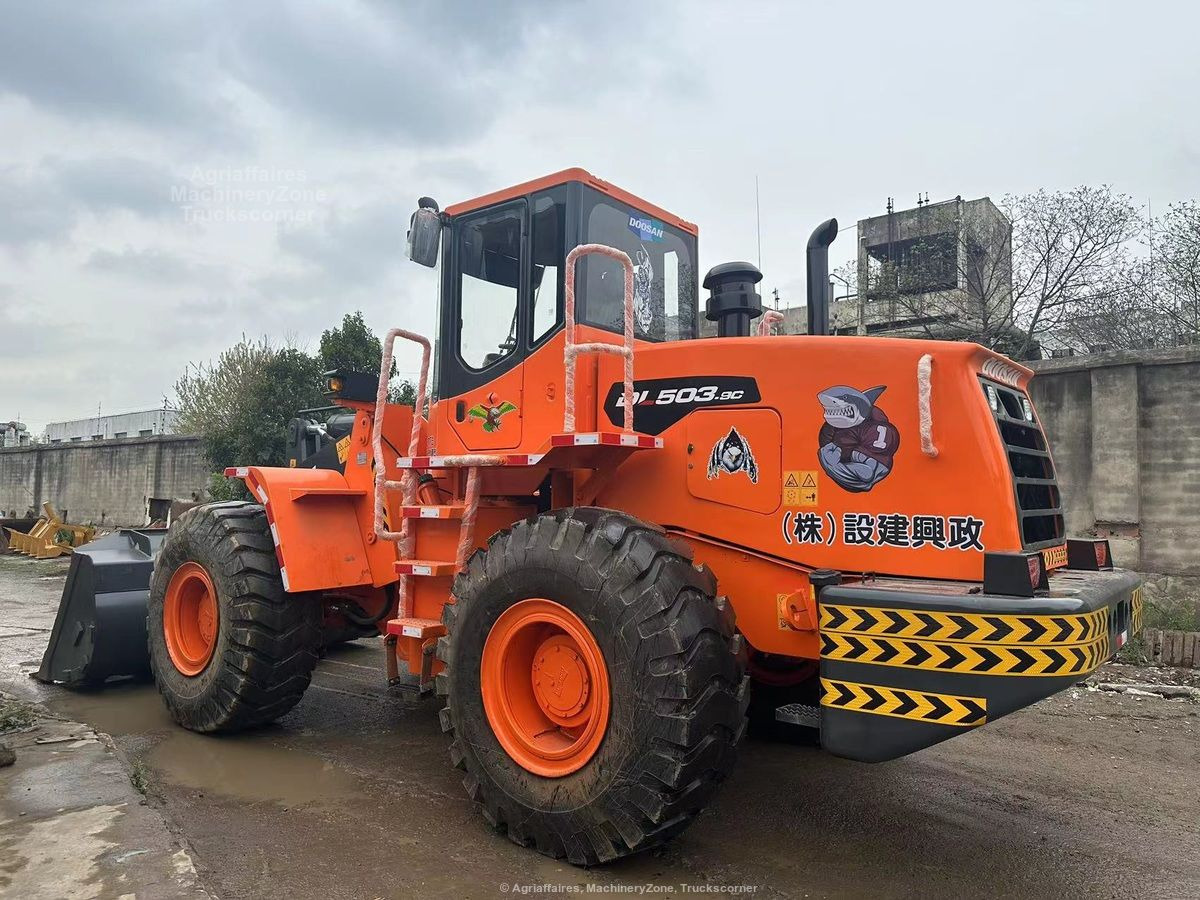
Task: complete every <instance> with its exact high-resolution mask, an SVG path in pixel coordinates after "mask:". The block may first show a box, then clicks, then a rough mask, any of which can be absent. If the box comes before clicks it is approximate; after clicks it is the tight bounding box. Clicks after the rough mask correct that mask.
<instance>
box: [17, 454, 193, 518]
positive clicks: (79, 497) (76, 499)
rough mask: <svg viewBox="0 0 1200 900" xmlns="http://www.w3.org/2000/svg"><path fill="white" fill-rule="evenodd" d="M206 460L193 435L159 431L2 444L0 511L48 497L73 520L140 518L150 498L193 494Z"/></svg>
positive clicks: (25, 506)
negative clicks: (146, 434) (58, 441)
mask: <svg viewBox="0 0 1200 900" xmlns="http://www.w3.org/2000/svg"><path fill="white" fill-rule="evenodd" d="M208 474H209V473H208V464H207V463H206V462H205V460H204V456H203V453H202V452H201V450H200V441H199V439H198V438H194V437H182V436H175V435H166V436H164V435H160V436H156V437H146V438H128V439H125V440H115V441H90V442H86V443H80V444H38V445H35V446H32V447H21V448H13V449H3V450H0V510H16V511H17V512H18V513H22V512H24V511H25V510H26V509H28V508H29V507H31V506H32V507H38V506H40V504H41V502H42V501H43V500H49V501H50V502H51V503H52V504H54V506H55V507H56V508H57V509H58V510H59V511H60V512H62V511H66V513H67V514H68V515H69V516H70V521H72V522H79V523H86V522H91V523H94V524H97V525H101V524H103V525H141V524H144V522H145V520H146V504H147V501H148V500H149V499H150V498H158V499H165V500H170V499H173V498H177V497H192V496H193V495H198V494H200V492H202V491H203V490H204V488H205V485H206V484H207V482H208Z"/></svg>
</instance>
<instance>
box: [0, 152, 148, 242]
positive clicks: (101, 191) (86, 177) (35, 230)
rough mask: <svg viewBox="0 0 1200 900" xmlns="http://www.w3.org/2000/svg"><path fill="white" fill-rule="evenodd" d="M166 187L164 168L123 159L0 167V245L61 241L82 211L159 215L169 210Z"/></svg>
mask: <svg viewBox="0 0 1200 900" xmlns="http://www.w3.org/2000/svg"><path fill="white" fill-rule="evenodd" d="M170 186H171V175H170V173H169V172H168V171H167V170H166V169H165V168H163V167H161V166H159V165H157V164H155V163H151V162H147V161H145V160H139V159H134V158H132V157H124V156H118V157H98V158H93V159H61V158H58V157H53V156H51V157H46V158H44V159H43V160H42V161H41V162H40V163H39V164H38V165H36V166H33V167H20V166H9V167H7V168H3V169H0V197H2V198H3V202H0V244H6V245H8V246H10V247H22V246H28V245H32V244H40V243H47V242H53V241H58V240H63V239H66V238H67V237H68V236H69V235H70V234H71V232H72V230H73V229H74V228H75V225H76V223H77V222H78V221H79V218H80V216H81V214H83V213H85V212H88V213H93V214H96V215H106V214H108V213H112V212H116V211H120V210H127V211H129V212H132V213H136V214H138V215H141V216H151V217H154V216H161V215H164V214H166V213H167V212H168V211H169V210H170V209H171V204H170Z"/></svg>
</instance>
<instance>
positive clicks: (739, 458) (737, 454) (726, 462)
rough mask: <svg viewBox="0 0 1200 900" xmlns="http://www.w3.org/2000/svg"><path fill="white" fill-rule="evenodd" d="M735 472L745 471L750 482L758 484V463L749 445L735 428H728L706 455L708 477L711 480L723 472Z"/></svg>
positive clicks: (731, 473)
mask: <svg viewBox="0 0 1200 900" xmlns="http://www.w3.org/2000/svg"><path fill="white" fill-rule="evenodd" d="M737 472H745V473H746V477H747V478H749V479H750V483H751V484H758V463H757V462H755V460H754V454H753V453H752V452H751V450H750V445H749V444H748V443H746V439H745V438H744V437H742V436H741V435H740V434H738V430H737V429H736V428H730V429H729V434H727V435H725V437H723V438H721V439H720V440H719V441H717V442H716V443H715V444H713V448H712V452H711V453H710V454H709V455H708V479H709V481H711V480H712V479H714V478H719V477H720V476H721V475H722V474H723V473H724V474H728V475H733V474H736V473H737Z"/></svg>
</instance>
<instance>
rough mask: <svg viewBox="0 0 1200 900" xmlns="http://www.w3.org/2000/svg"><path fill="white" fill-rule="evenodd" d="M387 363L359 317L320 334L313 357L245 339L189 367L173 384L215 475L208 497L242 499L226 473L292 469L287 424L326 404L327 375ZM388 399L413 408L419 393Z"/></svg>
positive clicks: (407, 386) (405, 388)
mask: <svg viewBox="0 0 1200 900" xmlns="http://www.w3.org/2000/svg"><path fill="white" fill-rule="evenodd" d="M382 358H383V348H382V345H381V344H380V341H379V338H377V337H376V336H375V335H374V334H372V333H371V331H370V330H369V329H368V328H367V325H366V323H365V322H364V321H363V315H362V313H361V312H355V313H352V314H348V315H346V316H344V317H343V318H342V322H341V325H340V326H337V327H335V328H331V329H329V330H328V331H325V332H323V333H322V335H321V343H320V351H319V353H318V355H316V356H312V355H310V354H308V353H305V352H304V351H303V350H298V349H296V348H295V347H278V346H275V345H274V344H272V343H271V341H270V340H269V339H267V338H265V337H264V338H260V339H258V340H249V339H247V338H246V337H245V336H243V337H242V339H241V340H240V341H238V342H237V343H236V344H234V345H233V346H232V347H230V348H229V349H228V350H226V351H224V352H223V353H221V355H220V356H218V357H217V359H216V361H215V362H211V363H199V364H195V363H193V364H190V365H189V367H188V370H187V371H186V372H185V373H184V374H183V376H182V377H181V378H180V379H179V380H178V381H177V382H176V383H175V395H176V398H177V402H176V406H177V407H178V409H179V427H180V431H182V432H183V433H185V434H195V435H199V436H200V439H201V443H202V446H203V448H204V454H205V456H206V457H207V459H208V462H209V465H210V466H211V467H212V468H213V469H215V470H217V471H215V472H214V473H213V475H212V478H211V480H210V482H209V495H210V496H211V497H212V498H213V499H214V500H239V499H245V498H246V492H245V488H244V487H243V486H242V484H241V483H240V482H237V481H231V480H227V479H226V478H225V477H224V475H223V474H222V471H223V470H224V469H225V467H226V466H247V465H259V466H282V465H287V461H288V449H289V448H288V440H287V438H288V434H287V432H288V423H289V422H290V421H291V420H292V419H293V418H295V416H296V414H297V412H298V411H299V410H301V409H308V408H312V407H318V406H325V405H326V403H327V401H326V400H325V398H324V397H323V396H322V394H321V391H322V388H323V381H322V378H321V376H322V374H323V373H324V372H326V371H329V370H330V369H343V370H346V371H353V372H378V371H379V366H380V362H381V360H382ZM392 368H393V371H395V366H394V365H393V367H392ZM389 399H390V400H391V402H393V403H404V404H407V405H409V406H412V405H414V404H415V402H416V388H415V387H414V386H413V384H412V383H411V382H409V381H402V382H400V383H399V384H398V385H393V386H392V388H391V391H390V392H389Z"/></svg>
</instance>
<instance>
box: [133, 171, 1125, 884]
mask: <svg viewBox="0 0 1200 900" xmlns="http://www.w3.org/2000/svg"><path fill="white" fill-rule="evenodd" d="M836 234H837V223H836V221H833V220H830V221H829V222H826V223H824V224H823V225H821V226H820V227H818V228H817V229H816V230H815V231H814V232H813V236H812V238H811V239H810V241H809V244H808V247H807V257H808V258H807V265H808V276H809V277H808V285H809V298H808V299H809V303H808V318H809V334H807V335H802V336H776V335H772V334H771V333H770V327H769V326H770V324H771V323H770V321H769V320H770V319H773V318H775V316H771V315H767V316H764V310H763V307H762V301H761V297H760V296H759V294H758V293H757V284H758V282H759V280H760V279H761V277H762V276H761V274H760V273H759V272H758V271H757V269H755V267H754V266H752V265H750V264H748V263H740V262H737V263H726V264H723V265H719V266H717V267H715V268H713V269H711V270H710V271H709V272H708V274H707V275H706V277H705V278H704V279H703V283H702V284H700V283H698V282H699V279H698V275H697V273H698V271H699V270H698V269H697V236H698V230H697V228H696V226H695V225H693V224H691V223H690V222H687V221H685V220H683V219H681V218H679V217H678V216H675V215H673V214H671V213H669V212H667V211H666V210H664V209H662V208H660V207H658V206H656V205H654V204H652V203H649V202H647V201H645V200H643V199H640V198H639V197H636V196H634V195H632V194H630V193H628V192H627V191H624V190H622V189H620V188H618V187H616V186H615V185H613V184H610V183H608V182H605V181H603V180H601V179H599V178H596V177H594V176H592V175H590V174H589V173H587V172H586V171H584V170H582V169H568V170H566V171H562V172H558V173H556V174H553V175H549V176H547V177H544V178H540V179H538V180H535V181H531V182H527V183H524V184H519V185H516V186H514V187H511V188H508V189H506V190H501V191H497V192H495V193H492V194H488V195H486V196H483V197H479V198H477V199H475V200H470V201H467V202H464V203H459V204H456V205H453V206H450V207H448V208H446V209H445V210H442V209H441V208H440V207H439V206H438V204H437V203H436V202H434V201H433V200H431V199H429V198H422V199H421V201H420V202H419V208H418V209H417V211H416V212H415V213H414V214H413V217H412V220H411V225H410V231H409V234H408V255H409V257H410V258H411V259H412V260H413V261H414V262H416V263H419V264H422V265H425V266H437V265H440V304H439V306H438V315H437V323H438V325H437V336H436V340H435V341H431V340H430V339H428V338H426V337H424V336H422V335H419V334H416V333H414V332H412V331H410V330H406V329H401V328H396V329H393V330H392V331H390V332H389V333H388V334H387V336H386V339H385V340H384V358H383V361H382V367H381V371H380V374H379V376H378V378H374V377H371V378H366V377H362V376H356V375H354V374H352V373H342V372H332V373H329V375H328V378H327V384H326V394H327V396H328V398H329V401H330V402H331V403H333V404H337V405H339V406H341V407H343V408H344V409H346V410H347V411H349V412H350V413H352V414H353V416H354V421H353V425H352V429H351V431H350V435H349V441H348V445H347V446H346V448H345V457H344V465H343V466H342V467H341V470H340V471H339V470H335V469H303V468H265V467H260V466H243V467H236V468H232V469H230V470H228V471H227V473H226V474H227V475H229V476H230V477H233V478H239V479H242V480H243V481H244V482H245V484H246V486H247V488H248V489H249V491H250V494H251V495H252V496H253V498H254V502H252V503H214V504H210V505H207V506H202V507H199V508H196V509H194V510H192V511H190V512H188V513H187V514H186V515H184V516H183V517H182V518H181V519H180V520H179V521H178V522H177V523H175V525H174V526H173V527H172V528H171V530H170V532H169V533H168V534H167V536H166V538H165V540H164V542H163V544H162V547H161V550H160V551H159V553H158V556H157V558H156V560H155V562H154V566H153V575H152V578H151V590H150V601H149V610H148V624H147V628H148V634H149V653H150V662H151V667H152V669H153V673H154V677H155V679H156V681H157V684H158V688H159V690H160V691H161V693H162V696H163V698H164V700H165V702H166V705H167V706H168V708H169V709H170V712H171V714H172V716H173V717H174V719H175V720H176V721H177V722H178V723H179V724H181V725H183V726H184V727H186V728H190V729H193V730H196V731H201V732H222V731H233V730H236V729H242V728H247V727H251V726H255V725H259V724H261V723H264V722H268V721H271V720H273V719H276V718H278V717H280V716H281V715H283V714H284V713H286V712H287V711H288V710H289V709H291V708H292V707H293V706H294V705H295V704H296V703H297V702H299V700H300V699H301V697H302V695H303V693H304V690H305V688H306V687H307V686H308V684H309V680H310V677H311V674H312V671H313V667H314V665H315V664H316V661H317V655H318V653H317V651H318V635H319V632H320V628H321V626H322V622H323V620H324V619H325V618H326V617H328V616H329V615H330V614H331V610H336V611H341V612H343V613H344V612H347V611H349V612H350V613H351V615H352V616H353V617H354V619H355V621H359V622H369V623H374V624H375V626H376V627H377V629H378V631H379V633H380V634H381V635H382V636H383V643H384V646H385V648H386V667H387V672H386V675H387V677H388V679H389V680H390V681H391V682H392V683H393V684H397V685H405V686H408V687H409V689H411V690H413V691H415V692H417V693H418V694H420V695H425V694H436V695H437V696H438V697H440V699H441V703H442V704H443V705H442V708H441V712H440V721H441V726H442V729H443V731H444V732H445V733H446V735H447V737H448V741H449V749H450V759H451V762H452V763H453V765H454V766H455V767H457V768H458V769H460V770H462V773H463V776H462V777H463V784H464V785H465V787H466V790H467V793H468V794H469V796H470V797H471V799H472V800H474V801H475V802H476V803H477V804H478V805H479V807H480V808H481V809H482V812H483V814H484V816H485V817H486V819H487V820H488V821H489V822H490V823H491V824H492V825H493V826H495V827H496V828H498V829H502V830H503V831H505V832H506V833H507V835H508V836H509V837H510V838H511V839H512V840H514V841H516V842H518V843H520V844H522V845H525V846H529V847H532V848H535V849H537V850H539V851H541V852H542V853H545V854H548V855H550V856H553V857H559V858H562V857H565V858H566V859H567V860H569V861H570V862H572V863H575V864H580V865H593V864H597V863H603V862H605V861H608V860H613V859H615V858H618V857H621V856H624V855H627V854H630V853H634V852H637V851H640V850H643V849H645V848H648V847H652V846H655V845H657V844H660V843H662V842H663V841H666V840H668V839H670V838H671V837H673V836H674V835H677V834H679V833H680V832H681V831H683V830H684V829H685V828H686V827H687V826H688V824H689V823H690V822H691V821H692V820H693V819H694V818H695V816H696V815H697V813H699V812H700V810H701V809H703V808H704V807H705V805H706V804H707V803H709V802H710V800H711V799H712V797H713V795H714V792H715V791H716V789H717V787H718V785H719V784H720V783H721V782H722V781H723V780H724V779H725V778H726V777H727V776H728V775H729V773H730V772H731V771H732V769H733V765H734V760H735V752H736V748H737V745H738V742H739V740H740V739H741V737H742V735H743V733H744V731H745V730H746V727H747V721H748V713H749V714H751V715H753V716H756V717H758V718H760V719H761V720H763V721H767V722H771V721H774V722H778V723H781V724H784V725H788V726H793V727H805V728H810V729H814V731H813V732H811V733H814V734H817V735H818V736H819V741H820V744H821V746H822V747H824V748H825V749H826V750H828V751H829V752H831V753H833V754H836V755H838V756H842V757H846V758H848V759H852V760H859V761H864V762H879V761H883V760H890V759H895V758H897V757H900V756H903V755H905V754H908V753H913V752H915V751H917V750H920V749H922V748H925V747H929V746H930V745H932V744H936V743H938V742H940V741H944V740H947V739H949V738H952V737H956V736H961V735H965V734H967V733H968V732H970V731H972V730H973V729H975V728H978V727H980V726H982V725H984V724H985V723H987V722H988V721H991V720H994V719H997V718H999V717H1001V716H1004V715H1006V714H1008V713H1010V712H1013V711H1014V710H1018V709H1020V708H1022V707H1024V706H1027V705H1029V704H1031V703H1033V702H1035V701H1037V700H1040V699H1042V698H1044V697H1047V696H1049V695H1051V694H1053V693H1055V692H1057V691H1061V690H1063V689H1064V688H1066V687H1068V686H1070V685H1072V684H1074V683H1076V682H1078V681H1080V680H1081V679H1083V678H1085V677H1086V676H1087V675H1088V674H1089V673H1091V672H1092V671H1093V670H1094V669H1096V667H1097V666H1099V665H1100V664H1101V663H1103V662H1104V661H1105V660H1106V659H1108V658H1109V657H1110V655H1111V654H1112V653H1113V652H1115V650H1116V649H1117V648H1119V647H1120V646H1121V645H1122V644H1123V643H1124V642H1125V641H1126V640H1127V639H1128V638H1129V636H1130V635H1131V634H1132V633H1133V632H1134V631H1136V630H1137V628H1138V627H1139V624H1140V616H1141V598H1140V585H1139V580H1138V578H1137V576H1136V575H1134V574H1132V573H1129V572H1126V571H1122V570H1120V569H1118V568H1115V567H1114V566H1113V561H1112V557H1111V553H1110V550H1109V547H1108V544H1107V543H1106V542H1105V541H1102V540H1094V539H1086V538H1083V539H1069V538H1068V537H1067V536H1066V534H1065V532H1064V524H1063V511H1062V506H1061V497H1060V491H1059V487H1058V485H1057V482H1056V479H1055V471H1054V463H1053V460H1052V457H1051V452H1050V448H1049V447H1048V446H1047V442H1046V438H1045V434H1044V432H1043V430H1042V427H1041V425H1040V423H1039V420H1038V416H1037V412H1036V410H1035V409H1034V408H1033V405H1032V403H1031V402H1030V399H1029V395H1028V390H1027V389H1028V384H1029V380H1030V378H1031V377H1032V372H1031V371H1030V370H1029V369H1028V368H1026V367H1025V366H1023V365H1021V364H1019V363H1017V362H1013V361H1011V360H1009V359H1006V358H1004V357H1002V356H1000V355H998V354H996V353H994V352H992V351H990V350H987V349H985V348H983V347H980V346H978V345H975V344H966V343H950V342H933V341H924V340H908V339H896V338H872V337H835V336H830V335H829V334H828V331H829V326H828V274H827V272H828V257H827V253H828V247H829V245H830V243H831V242H832V241H833V239H834V237H835V236H836ZM701 289H703V290H704V291H706V292H707V296H706V298H705V303H704V306H703V310H704V313H703V317H702V315H701V305H700V296H699V295H700V291H701ZM702 328H703V329H704V330H705V331H707V330H710V329H711V330H713V331H715V334H714V335H713V336H710V337H702V336H701V335H702ZM398 341H405V342H410V343H412V344H413V345H414V346H415V347H416V348H417V349H419V351H420V353H421V359H422V362H421V372H420V379H419V384H418V392H417V393H418V399H417V403H416V407H415V409H414V408H410V407H406V406H400V405H394V404H390V403H388V402H387V381H388V374H389V373H390V371H391V367H392V358H393V353H394V348H395V347H396V345H397V342H398ZM963 750H964V752H969V745H968V744H966V743H964V744H963Z"/></svg>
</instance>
